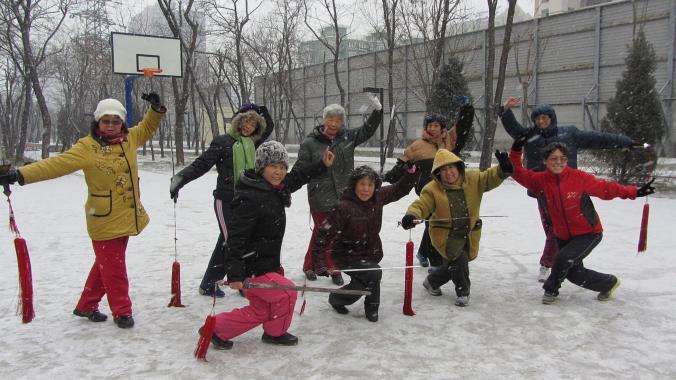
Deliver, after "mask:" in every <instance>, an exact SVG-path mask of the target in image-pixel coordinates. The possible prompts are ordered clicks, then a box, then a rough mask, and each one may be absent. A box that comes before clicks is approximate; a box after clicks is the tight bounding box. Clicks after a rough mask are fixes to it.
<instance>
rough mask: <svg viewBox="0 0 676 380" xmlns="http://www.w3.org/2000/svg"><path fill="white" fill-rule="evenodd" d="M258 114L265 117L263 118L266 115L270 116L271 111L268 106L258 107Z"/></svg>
mask: <svg viewBox="0 0 676 380" xmlns="http://www.w3.org/2000/svg"><path fill="white" fill-rule="evenodd" d="M256 112H258V114H259V115H261V116H263V117H265V116H266V115H267V116H270V111H268V107H266V106H258V109H257V110H256Z"/></svg>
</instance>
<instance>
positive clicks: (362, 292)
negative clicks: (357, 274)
mask: <svg viewBox="0 0 676 380" xmlns="http://www.w3.org/2000/svg"><path fill="white" fill-rule="evenodd" d="M244 287H245V288H261V289H280V290H294V291H297V292H319V293H337V294H352V295H360V296H369V295H371V292H370V291H368V290H352V289H333V288H320V287H317V286H298V285H295V286H292V285H279V284H265V283H260V282H248V281H247V282H245V284H244Z"/></svg>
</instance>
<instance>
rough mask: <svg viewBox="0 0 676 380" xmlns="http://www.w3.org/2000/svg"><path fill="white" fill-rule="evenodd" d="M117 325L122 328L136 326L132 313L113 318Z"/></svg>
mask: <svg viewBox="0 0 676 380" xmlns="http://www.w3.org/2000/svg"><path fill="white" fill-rule="evenodd" d="M113 321H115V324H116V325H117V327H119V328H121V329H129V328H132V327H134V318H132V316H131V315H122V316H119V317H115V318H113Z"/></svg>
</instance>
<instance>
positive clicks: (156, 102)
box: [141, 92, 162, 108]
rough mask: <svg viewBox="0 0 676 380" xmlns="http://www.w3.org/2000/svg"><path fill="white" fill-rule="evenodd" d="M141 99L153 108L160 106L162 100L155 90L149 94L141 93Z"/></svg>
mask: <svg viewBox="0 0 676 380" xmlns="http://www.w3.org/2000/svg"><path fill="white" fill-rule="evenodd" d="M141 99H143V100H145V101H146V102H148V103H150V105H151V106H153V107H155V108H160V107H162V101H161V100H160V96H159V95H157V93H156V92H151V93H149V94H142V95H141Z"/></svg>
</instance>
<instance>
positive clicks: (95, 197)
mask: <svg viewBox="0 0 676 380" xmlns="http://www.w3.org/2000/svg"><path fill="white" fill-rule="evenodd" d="M85 207H86V209H87V214H88V215H91V216H98V217H102V216H108V215H110V213H111V212H112V211H113V196H112V191H110V190H107V191H92V192H90V193H89V197H87V204H86V206H85Z"/></svg>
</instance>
